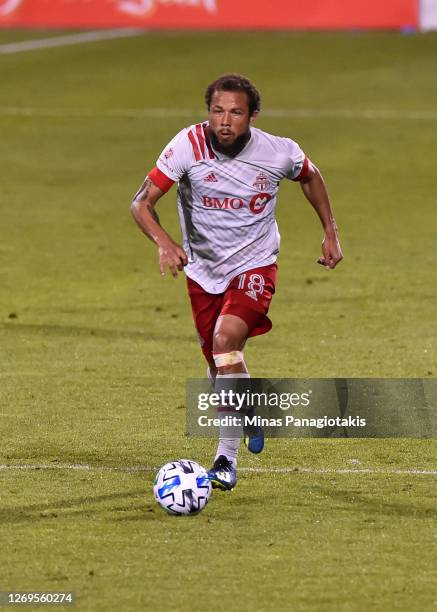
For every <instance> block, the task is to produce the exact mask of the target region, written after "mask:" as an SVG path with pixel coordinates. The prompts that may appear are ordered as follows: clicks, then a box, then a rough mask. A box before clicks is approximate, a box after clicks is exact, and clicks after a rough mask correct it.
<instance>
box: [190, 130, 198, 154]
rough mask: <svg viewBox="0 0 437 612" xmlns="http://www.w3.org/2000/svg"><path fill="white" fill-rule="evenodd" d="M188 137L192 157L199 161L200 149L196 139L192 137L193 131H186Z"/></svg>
mask: <svg viewBox="0 0 437 612" xmlns="http://www.w3.org/2000/svg"><path fill="white" fill-rule="evenodd" d="M188 138H189V139H190V142H191V146H192V147H193V151H194V157H195V158H196V161H199V160H200V151H199V147H198V146H197V142H196V139H195V138H194V134H193V132H191V131H190V132H188Z"/></svg>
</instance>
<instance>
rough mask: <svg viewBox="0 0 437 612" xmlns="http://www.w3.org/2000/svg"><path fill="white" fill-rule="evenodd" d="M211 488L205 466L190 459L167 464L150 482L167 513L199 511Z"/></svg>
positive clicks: (204, 504)
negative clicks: (153, 480)
mask: <svg viewBox="0 0 437 612" xmlns="http://www.w3.org/2000/svg"><path fill="white" fill-rule="evenodd" d="M211 491H212V487H211V481H210V480H209V478H208V474H207V472H206V470H205V468H203V467H202V466H200V465H199V464H198V463H196V462H195V461H191V460H190V459H179V460H178V461H172V462H170V463H166V464H165V465H163V466H162V468H161V469H160V470H159V472H158V473H157V475H156V478H155V482H154V483H153V494H154V496H155V499H156V501H157V502H158V504H159V505H160V506H161V508H164V510H165V511H166V512H168V513H169V514H198V513H199V512H200V511H201V510H203V509H204V507H205V506H206V504H207V503H208V500H209V498H210V496H211Z"/></svg>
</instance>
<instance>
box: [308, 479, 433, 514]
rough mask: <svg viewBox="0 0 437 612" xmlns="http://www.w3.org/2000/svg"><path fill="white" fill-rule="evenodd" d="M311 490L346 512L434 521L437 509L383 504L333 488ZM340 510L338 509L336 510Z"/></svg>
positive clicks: (320, 487) (393, 503)
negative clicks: (337, 503)
mask: <svg viewBox="0 0 437 612" xmlns="http://www.w3.org/2000/svg"><path fill="white" fill-rule="evenodd" d="M312 489H313V490H316V491H319V492H320V493H322V494H323V495H324V496H326V497H331V498H333V499H336V500H338V501H339V502H343V503H345V504H347V511H348V512H350V511H355V512H372V514H374V515H377V514H385V515H396V516H398V517H403V516H404V517H413V518H418V519H431V518H433V519H436V518H437V509H436V508H435V507H433V508H423V507H419V506H414V505H410V504H403V503H396V502H389V503H387V502H384V501H382V500H381V499H380V498H379V499H376V498H374V497H372V498H370V497H365V496H363V495H360V494H359V493H357V492H355V491H348V490H345V489H336V488H335V486H330V487H322V486H318V485H313V486H312ZM338 509H340V508H338Z"/></svg>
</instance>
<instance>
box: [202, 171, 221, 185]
mask: <svg viewBox="0 0 437 612" xmlns="http://www.w3.org/2000/svg"><path fill="white" fill-rule="evenodd" d="M203 180H204V181H205V183H217V182H218V178H217V177H216V175H215V174H214V172H211V174H208V176H205V178H204V179H203Z"/></svg>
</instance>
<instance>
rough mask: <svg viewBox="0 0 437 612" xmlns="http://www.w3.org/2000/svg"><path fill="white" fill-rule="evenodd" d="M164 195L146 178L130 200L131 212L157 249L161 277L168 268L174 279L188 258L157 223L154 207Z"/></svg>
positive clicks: (157, 218)
mask: <svg viewBox="0 0 437 612" xmlns="http://www.w3.org/2000/svg"><path fill="white" fill-rule="evenodd" d="M164 193H165V192H164V191H161V189H160V188H159V187H158V186H157V185H155V183H154V182H153V181H152V180H151V179H150V178H149V177H148V176H147V177H146V179H145V181H144V183H143V184H142V186H141V187H140V189H139V190H138V191H137V193H136V194H135V196H134V199H133V200H132V204H131V212H132V216H133V218H134V219H135V221H136V223H137V224H138V226H139V227H140V229H141V230H142V231H143V232H144V234H146V236H147V237H148V238H150V240H151V241H152V242H154V243H155V244H156V246H157V247H158V253H159V271H160V273H161V275H163V274H164V272H165V267H166V266H168V268H169V270H170V272H171V273H172V275H173V276H174V277H176V276H177V275H178V270H179V271H180V272H181V271H182V269H183V267H184V266H185V265H186V264H187V263H188V257H187V254H186V253H185V251H184V249H183V248H182V247H181V246H180V245H179V244H177V243H176V242H175V241H174V240H173V238H172V237H171V236H170V235H169V234H168V233H167V232H166V231H165V229H164V228H163V227H162V226H161V224H160V222H159V217H158V213H157V212H156V210H155V206H156V204H157V202H158V200H159V199H160V198H161V197H162V196H163V195H164Z"/></svg>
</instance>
